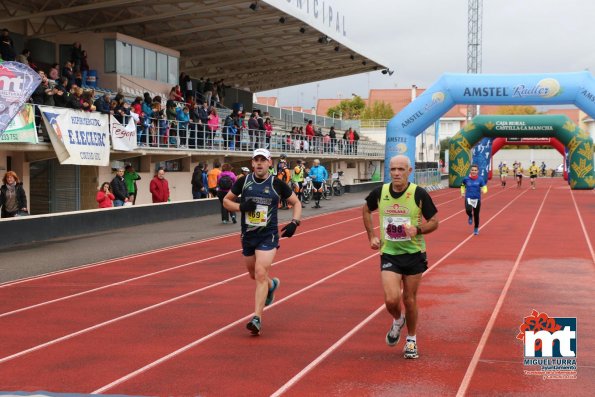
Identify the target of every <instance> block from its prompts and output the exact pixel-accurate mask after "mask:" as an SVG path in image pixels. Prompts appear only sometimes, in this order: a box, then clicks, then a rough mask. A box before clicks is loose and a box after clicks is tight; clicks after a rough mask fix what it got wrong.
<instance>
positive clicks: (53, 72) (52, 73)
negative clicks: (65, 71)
mask: <svg viewBox="0 0 595 397" xmlns="http://www.w3.org/2000/svg"><path fill="white" fill-rule="evenodd" d="M59 67H60V65H59V64H57V63H54V64H52V67H51V68H50V70H49V72H48V78H49V79H50V80H53V81H54V82H55V83H58V78H60V73H59V72H58V68H59Z"/></svg>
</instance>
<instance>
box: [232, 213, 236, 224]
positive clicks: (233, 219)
mask: <svg viewBox="0 0 595 397" xmlns="http://www.w3.org/2000/svg"><path fill="white" fill-rule="evenodd" d="M231 221H232V222H233V223H234V224H236V223H238V220H237V219H236V216H235V215H232V216H231Z"/></svg>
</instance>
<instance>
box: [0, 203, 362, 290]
mask: <svg viewBox="0 0 595 397" xmlns="http://www.w3.org/2000/svg"><path fill="white" fill-rule="evenodd" d="M353 209H354V208H346V209H342V210H338V211H333V212H327V213H323V214H317V215H311V216H306V217H304V218H303V219H312V218H318V217H323V216H329V215H332V214H336V213H340V212H347V211H351V210H353ZM352 219H357V218H352ZM239 234H240V232H239V231H237V232H232V233H226V234H222V235H220V236H215V237H208V238H205V239H202V240H198V241H191V242H187V243H181V244H175V245H170V246H168V247H163V248H156V249H152V250H149V251H144V252H141V253H136V254H130V255H125V256H120V257H117V258H112V259H106V260H104V261H99V262H94V263H88V264H85V265H80V266H75V267H71V268H69V269H62V270H56V271H53V272H48V273H44V274H39V275H37V276H31V277H25V278H21V279H18V280H12V281H5V282H3V283H0V288H5V287H10V286H13V285H17V284H22V283H26V282H29V281H35V280H39V279H43V278H48V277H53V276H57V275H62V274H64V273H71V272H76V271H79V270H85V269H89V268H92V267H95V266H103V265H107V264H110V263H115V262H120V261H124V260H128V259H134V258H140V257H143V256H147V255H152V254H155V253H159V252H165V251H171V250H175V249H178V248H186V247H189V246H192V245H200V244H204V243H208V242H211V241H214V240H220V239H223V238H227V237H233V236H238V235H239ZM296 236H297V235H296Z"/></svg>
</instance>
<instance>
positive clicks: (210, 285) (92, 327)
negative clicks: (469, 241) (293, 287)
mask: <svg viewBox="0 0 595 397" xmlns="http://www.w3.org/2000/svg"><path fill="white" fill-rule="evenodd" d="M363 234H365V232H359V233H356V234H352V235H350V236H347V237H344V238H342V239H339V240H335V241H333V242H331V243H328V244H324V245H321V246H318V247H316V248H312V249H310V250H308V251H303V252H301V253H299V254H297V255H293V256H291V257H288V258H284V259H281V260H279V261H277V262H275V263H273V264H272V265H271V266H275V265H278V264H280V263H283V262H287V261H289V260H292V259H295V258H299V257H301V256H304V255H307V254H310V253H312V252H315V251H319V250H321V249H323V248H327V247H330V246H332V245H335V244H339V243H342V242H343V241H345V240H349V239H352V238H354V237H356V236H360V235H363ZM222 255H223V254H222ZM247 274H248V273H247V272H244V273H241V274H238V275H236V276H233V277H230V278H228V279H226V280H223V281H218V282H216V283H213V284H209V285H207V286H205V287H202V288H199V289H196V290H194V291H190V292H187V293H185V294H183V295H178V296H176V297H174V298H171V299H168V300H166V301H163V302H159V303H156V304H154V305H151V306H147V307H145V308H142V309H139V310H136V311H134V312H131V313H128V314H125V315H122V316H120V317H116V318H113V319H111V320H108V321H104V322H102V323H99V324H95V325H93V326H91V327H88V328H85V329H82V330H79V331H76V332H73V333H71V334H68V335H64V336H61V337H59V338H56V339H53V340H51V341H48V342H45V343H42V344H39V345H36V346H33V347H31V348H29V349H26V350H22V351H20V352H17V353H14V354H11V355H10V356H6V357H2V358H0V364H2V363H4V362H7V361H10V360H13V359H15V358H17V357H21V356H24V355H26V354H29V353H32V352H34V351H37V350H40V349H43V348H45V347H48V346H52V345H55V344H56V343H59V342H63V341H65V340H68V339H71V338H73V337H75V336H78V335H82V334H85V333H87V332H90V331H93V330H96V329H98V328H102V327H105V326H107V325H110V324H113V323H115V322H118V321H120V320H124V319H127V318H130V317H133V316H136V315H137V314H141V313H145V312H148V311H150V310H153V309H156V308H158V307H161V306H164V305H167V304H169V303H172V302H175V301H178V300H181V299H184V298H187V297H189V296H191V295H194V294H198V293H200V292H204V291H206V290H209V289H211V288H214V287H217V286H219V285H223V284H226V283H228V282H230V281H233V280H237V279H238V278H240V277H245V276H246V275H247ZM290 296H291V295H290ZM282 301H283V300H280V301H279V302H282ZM271 306H272V305H271Z"/></svg>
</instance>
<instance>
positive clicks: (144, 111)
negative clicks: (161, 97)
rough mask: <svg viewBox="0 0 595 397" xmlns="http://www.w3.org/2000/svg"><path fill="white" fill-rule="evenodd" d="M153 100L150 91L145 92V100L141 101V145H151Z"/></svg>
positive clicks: (139, 139) (139, 141) (139, 140)
mask: <svg viewBox="0 0 595 397" xmlns="http://www.w3.org/2000/svg"><path fill="white" fill-rule="evenodd" d="M152 103H153V100H152V98H151V95H150V94H149V93H148V92H145V93H144V94H143V101H142V103H141V113H140V115H141V117H140V123H141V133H140V136H139V138H138V143H139V145H140V146H148V145H149V129H150V128H151V127H152V125H153V124H152V120H151V118H152V117H153V108H152Z"/></svg>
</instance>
